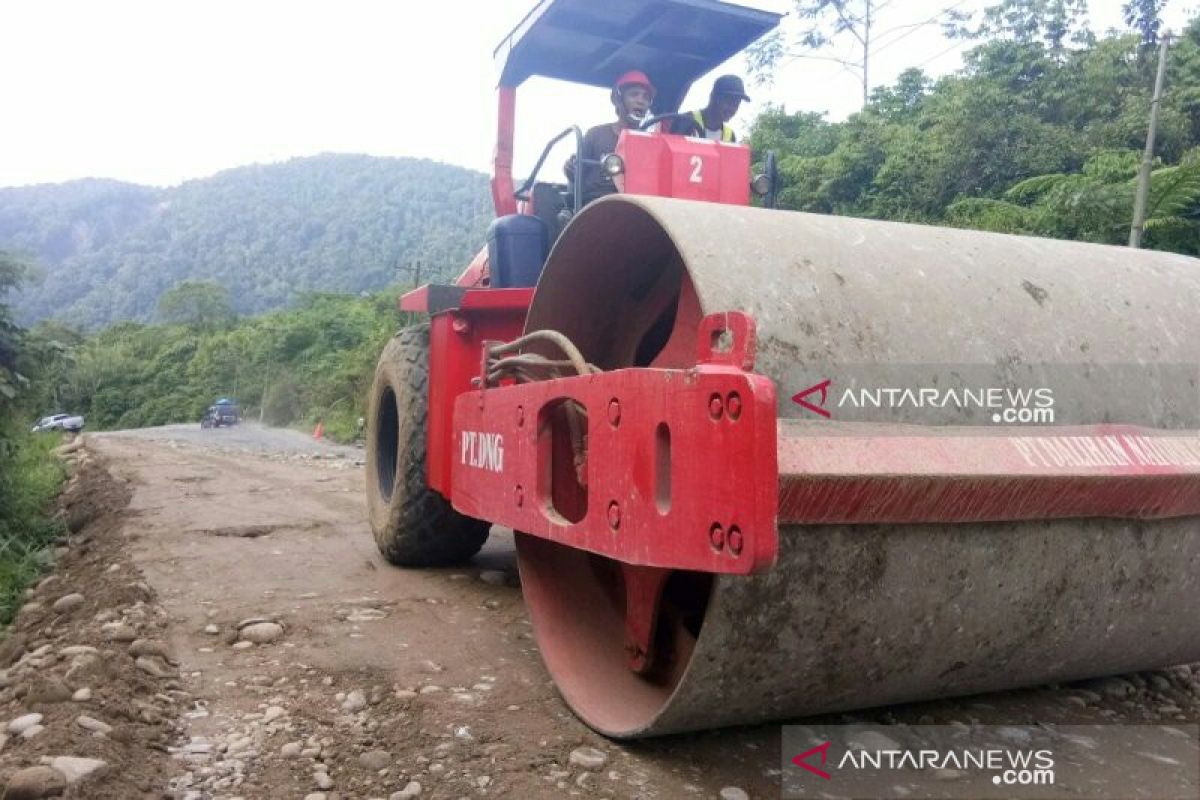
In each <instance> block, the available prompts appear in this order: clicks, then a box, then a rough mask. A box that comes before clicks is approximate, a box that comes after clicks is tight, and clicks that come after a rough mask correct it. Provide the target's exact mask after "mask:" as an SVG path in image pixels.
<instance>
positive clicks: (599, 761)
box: [571, 747, 608, 769]
mask: <svg viewBox="0 0 1200 800" xmlns="http://www.w3.org/2000/svg"><path fill="white" fill-rule="evenodd" d="M571 763H572V764H574V765H575V766H577V767H583V768H584V769H602V768H603V767H604V765H605V764H607V763H608V755H607V754H606V753H605V752H604V751H603V750H597V749H596V748H595V747H576V748H575V749H574V750H572V751H571Z"/></svg>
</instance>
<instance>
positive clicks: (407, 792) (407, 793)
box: [388, 781, 421, 800]
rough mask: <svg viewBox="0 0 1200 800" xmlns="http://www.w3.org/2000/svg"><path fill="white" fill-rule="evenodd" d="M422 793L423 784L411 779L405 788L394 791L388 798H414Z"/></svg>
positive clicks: (410, 799)
mask: <svg viewBox="0 0 1200 800" xmlns="http://www.w3.org/2000/svg"><path fill="white" fill-rule="evenodd" d="M420 794H421V784H419V783H417V782H416V781H409V782H408V783H407V784H406V785H405V787H404V788H403V789H401V790H400V791H398V792H392V795H391V797H389V798H388V800H412V798H414V797H417V796H418V795H420Z"/></svg>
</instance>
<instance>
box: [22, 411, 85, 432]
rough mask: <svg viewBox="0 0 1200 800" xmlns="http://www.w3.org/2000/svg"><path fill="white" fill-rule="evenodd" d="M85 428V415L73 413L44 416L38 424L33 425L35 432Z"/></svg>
mask: <svg viewBox="0 0 1200 800" xmlns="http://www.w3.org/2000/svg"><path fill="white" fill-rule="evenodd" d="M81 430H83V417H79V416H73V415H71V414H54V415H52V416H49V417H42V418H41V419H39V420H38V423H37V425H34V426H33V432H34V433H41V432H42V431H75V432H77V431H81Z"/></svg>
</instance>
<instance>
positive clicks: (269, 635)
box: [238, 622, 283, 644]
mask: <svg viewBox="0 0 1200 800" xmlns="http://www.w3.org/2000/svg"><path fill="white" fill-rule="evenodd" d="M238 636H239V637H241V639H242V641H245V642H253V643H254V644H270V643H271V642H275V641H278V640H279V638H280V637H281V636H283V626H282V625H280V624H279V623H278V622H255V623H253V624H250V625H247V626H246V627H244V628H242V629H241V630H240V631H239V632H238Z"/></svg>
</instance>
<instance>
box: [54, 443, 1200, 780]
mask: <svg viewBox="0 0 1200 800" xmlns="http://www.w3.org/2000/svg"><path fill="white" fill-rule="evenodd" d="M87 441H88V449H89V450H90V451H91V452H92V453H94V454H95V455H96V456H97V457H98V459H99V461H100V463H101V464H103V465H104V466H106V467H107V469H108V471H109V473H110V474H111V475H112V476H113V477H115V478H116V479H117V483H118V484H119V485H123V486H124V487H126V489H127V494H128V505H127V507H126V508H125V509H124V511H123V512H120V514H119V525H118V526H117V530H118V533H119V539H120V546H121V547H122V548H124V554H123V555H122V557H126V556H127V557H128V559H129V560H130V561H129V563H130V564H131V565H132V569H135V570H137V571H138V572H139V573H140V577H141V579H142V580H144V581H145V584H146V585H147V586H148V588H149V589H150V590H151V591H152V593H153V597H154V600H153V603H154V604H155V606H156V607H161V608H162V609H163V610H164V611H165V614H163V615H162V617H163V621H162V625H161V626H160V627H161V634H160V635H161V637H162V638H163V639H165V642H166V644H167V645H168V647H169V649H170V651H171V653H170V656H171V658H172V659H173V660H174V661H176V662H178V663H177V667H178V673H179V683H180V685H181V686H180V689H181V692H182V694H180V696H181V697H187V698H188V699H187V701H186V702H183V703H181V704H179V706H178V712H179V716H178V728H177V730H176V732H175V733H174V741H173V743H172V744H171V746H170V749H169V751H168V753H169V757H168V758H167V760H166V763H167V764H168V765H169V766H168V767H166V768H164V770H163V774H162V775H161V787H159V788H157V789H156V792H157V793H154V792H148V793H147V794H146V795H145V796H149V797H163V796H167V797H178V798H185V797H186V798H192V800H201V798H234V797H241V798H268V797H271V798H297V799H301V798H305V797H307V796H309V795H310V794H314V793H323V794H317V795H316V796H318V797H320V796H324V797H325V798H326V800H333V798H340V799H341V800H347V799H348V798H393V797H397V798H399V797H412V796H419V797H422V798H425V797H438V798H441V797H446V798H458V797H484V796H487V797H506V798H507V797H513V798H541V797H562V796H582V797H637V798H688V797H697V798H717V797H722V796H725V797H730V798H737V797H745V796H748V797H753V798H762V797H777V796H778V794H779V771H778V770H779V760H780V753H779V746H780V745H779V726H777V725H770V726H760V727H753V728H739V729H732V730H721V731H713V732H708V733H704V734H699V735H692V736H681V737H669V738H665V739H660V740H655V741H649V742H635V743H620V744H618V743H614V742H611V741H608V740H606V739H604V738H603V737H600V736H598V735H596V734H595V733H593V732H592V731H590V730H589V729H588V728H587V727H586V726H584V725H583V724H581V723H580V722H579V721H578V720H577V719H575V718H574V717H573V716H572V715H571V713H570V711H569V710H568V709H567V708H566V706H565V705H564V704H563V702H562V701H561V699H560V698H559V697H558V695H557V694H556V692H555V690H554V687H553V685H552V684H551V682H550V679H549V677H548V675H547V673H546V671H545V669H544V668H543V666H542V664H541V661H540V660H539V657H538V654H537V651H536V648H535V646H534V643H533V640H532V638H531V636H532V634H531V631H530V627H529V624H528V621H527V618H526V614H525V610H524V607H523V605H522V601H521V593H520V588H519V579H518V576H517V569H516V562H515V555H514V551H513V544H512V536H511V534H510V533H508V532H506V531H500V530H497V531H495V532H493V534H492V537H491V539H490V540H489V542H488V544H487V546H486V547H485V549H484V551H483V552H482V553H481V554H480V555H479V556H478V557H477V558H476V559H474V560H473V561H472V562H471V563H470V564H468V565H464V566H462V567H459V568H454V569H442V570H426V571H413V570H400V569H396V568H394V567H392V566H390V565H388V564H387V563H386V562H384V561H383V560H382V559H381V557H380V556H379V554H378V553H377V551H376V549H375V545H374V542H373V540H372V538H371V535H370V532H369V530H368V528H367V525H366V522H365V510H364V500H363V492H362V482H363V478H364V470H363V467H362V465H361V459H362V451H361V450H357V449H355V448H347V447H337V446H332V445H326V444H322V443H316V442H313V441H312V440H311V438H309V437H306V436H304V435H303V434H300V433H295V432H291V431H278V430H268V429H262V428H259V427H257V426H253V425H244V426H242V427H240V428H236V429H233V430H228V429H218V430H205V431H201V430H200V429H199V428H198V426H194V425H190V426H170V427H165V428H157V429H149V430H142V431H131V432H124V433H114V434H95V435H89V436H88V437H87ZM81 591H84V592H85V593H86V591H87V590H86V589H82V590H81ZM48 599H49V598H48ZM116 611H117V612H119V613H122V614H124V612H123V611H122V610H121V609H117V610H116ZM253 618H261V619H262V620H266V621H269V622H273V623H278V624H279V625H280V626H281V627H282V632H281V633H280V635H279V636H278V638H277V639H275V640H274V641H271V642H269V643H264V644H254V645H250V646H247V645H246V644H237V641H238V633H237V631H238V626H239V624H240V623H244V622H245V621H246V620H250V619H253ZM259 629H261V630H263V631H265V637H266V638H270V635H271V634H272V633H274V632H276V631H275V629H273V628H271V626H269V625H267V626H261V625H260V626H259ZM1198 698H1200V668H1196V669H1192V668H1188V667H1181V668H1173V669H1171V670H1165V671H1162V672H1157V673H1143V674H1139V675H1132V676H1124V677H1123V678H1119V679H1107V680H1101V681H1093V682H1088V683H1087V684H1076V685H1072V686H1061V687H1058V686H1054V687H1043V688H1039V689H1032V690H1025V691H1014V692H1006V693H1003V694H996V695H989V696H982V697H974V698H965V699H960V700H952V701H943V702H938V703H926V704H920V705H911V706H905V707H897V708H891V709H879V710H875V711H870V712H863V713H859V714H855V715H838V716H837V717H835V718H834V719H833V720H831V721H880V722H885V721H886V722H894V721H903V722H910V723H918V722H920V723H945V722H950V721H953V720H958V721H962V722H967V723H971V722H985V723H986V722H1008V723H1021V722H1061V723H1068V722H1074V723H1095V722H1115V721H1126V722H1146V721H1172V722H1185V721H1190V722H1197V721H1200V700H1198ZM35 741H36V740H35ZM580 748H585V749H582V750H581V749H580ZM586 748H593V749H594V750H595V751H596V752H593V751H592V750H588V749H586ZM573 753H574V757H573ZM418 783H419V785H420V787H419V795H418V794H417V784H418ZM739 790H740V792H743V793H744V794H739ZM723 791H724V795H722V792H723ZM164 793H165V794H164ZM79 796H88V795H86V794H81V795H79Z"/></svg>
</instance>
